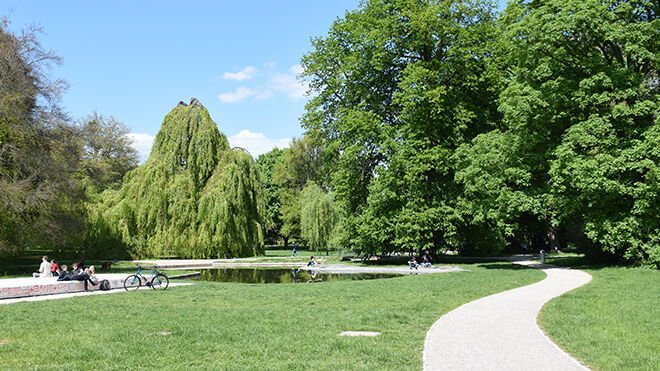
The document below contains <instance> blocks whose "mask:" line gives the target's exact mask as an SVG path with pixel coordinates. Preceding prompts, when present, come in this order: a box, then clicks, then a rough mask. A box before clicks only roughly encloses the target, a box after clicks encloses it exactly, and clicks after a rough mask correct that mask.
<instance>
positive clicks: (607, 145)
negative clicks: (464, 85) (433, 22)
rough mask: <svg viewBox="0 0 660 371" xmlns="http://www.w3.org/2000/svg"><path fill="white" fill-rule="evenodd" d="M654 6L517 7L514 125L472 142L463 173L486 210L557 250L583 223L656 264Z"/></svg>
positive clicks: (510, 96) (506, 20)
mask: <svg viewBox="0 0 660 371" xmlns="http://www.w3.org/2000/svg"><path fill="white" fill-rule="evenodd" d="M658 10H660V9H659V8H658V4H657V2H653V1H644V0H640V1H604V2H602V1H572V0H569V1H558V0H550V1H543V2H531V3H524V2H522V1H517V2H512V3H510V4H509V7H508V8H507V11H506V13H505V15H504V17H503V19H502V26H503V28H504V30H505V37H506V39H507V44H506V45H507V46H508V50H506V55H507V56H508V61H507V65H508V66H509V71H510V72H511V75H510V78H509V79H508V81H509V82H508V86H507V87H506V89H505V90H504V91H503V92H502V94H501V104H500V110H501V111H502V113H503V115H504V120H505V124H506V125H507V128H506V130H504V131H501V132H492V133H488V134H485V135H482V136H480V137H479V138H477V139H475V140H474V141H473V142H472V145H471V148H469V149H466V151H463V152H462V154H461V156H462V160H461V163H462V164H461V170H460V172H459V173H458V174H457V176H458V177H459V178H460V181H461V183H463V184H466V188H467V189H471V190H472V195H473V196H474V197H473V198H472V199H473V200H474V201H475V202H474V204H478V205H479V206H477V207H478V208H481V209H483V210H487V211H490V212H491V216H492V217H493V219H495V220H500V221H502V222H503V224H508V225H514V226H515V223H516V218H518V220H520V218H522V217H523V216H525V215H528V216H530V215H531V216H533V217H535V218H537V220H538V221H540V222H542V223H544V224H545V226H546V229H547V235H548V238H547V242H548V243H549V245H550V246H551V247H552V248H554V249H557V248H559V246H560V235H559V232H560V231H561V230H562V229H575V227H577V229H579V230H581V232H582V233H583V235H584V236H585V237H586V238H588V239H589V240H590V241H591V242H592V243H593V244H594V245H595V247H596V248H597V249H602V250H605V251H608V252H610V253H613V254H615V255H616V256H618V257H620V258H625V259H630V260H633V261H638V262H648V263H651V264H655V265H658V255H659V253H658V252H659V251H660V249H659V247H660V244H659V243H658V239H657V237H656V236H658V232H660V230H659V229H658V226H659V225H660V220H659V219H658V209H657V207H658V202H657V201H658V199H657V194H658V192H657V190H658V181H657V179H658V178H657V169H658V163H659V159H658V156H657V151H656V150H655V148H656V147H657V143H658V142H657V140H658V138H657V132H658V128H657V125H658V101H659V100H658V66H659V59H658V55H660V43H659V42H658V40H660V37H659V36H660V20H659V19H658ZM653 143H655V144H653ZM487 153H490V156H492V157H493V158H497V159H498V160H497V162H498V164H499V166H492V164H490V165H489V163H488V161H484V159H485V157H484V155H485V154H487ZM474 174H485V175H481V176H474ZM489 179H490V180H493V181H492V182H489V181H488V180H489ZM489 204H490V205H492V206H489ZM505 211H506V212H505ZM513 233H515V232H513Z"/></svg>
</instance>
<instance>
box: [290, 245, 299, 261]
mask: <svg viewBox="0 0 660 371" xmlns="http://www.w3.org/2000/svg"><path fill="white" fill-rule="evenodd" d="M296 250H298V245H297V244H296V242H295V241H294V242H293V251H291V257H292V258H293V257H294V256H296V255H297V256H300V254H298V251H296Z"/></svg>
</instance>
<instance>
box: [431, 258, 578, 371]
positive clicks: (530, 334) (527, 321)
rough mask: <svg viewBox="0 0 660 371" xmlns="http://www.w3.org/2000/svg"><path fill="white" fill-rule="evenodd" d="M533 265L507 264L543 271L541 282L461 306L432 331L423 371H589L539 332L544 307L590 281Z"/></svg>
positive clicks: (568, 271)
mask: <svg viewBox="0 0 660 371" xmlns="http://www.w3.org/2000/svg"><path fill="white" fill-rule="evenodd" d="M530 259H531V257H528V256H513V257H511V258H509V260H510V261H512V262H514V263H517V264H522V265H526V266H530V267H534V268H538V269H541V270H542V271H543V272H545V273H546V274H547V277H546V278H545V279H544V280H543V281H540V282H537V283H535V284H532V285H529V286H525V287H520V288H517V289H513V290H509V291H505V292H501V293H499V294H494V295H490V296H487V297H484V298H481V299H478V300H475V301H472V302H470V303H467V304H465V305H462V306H460V307H458V308H456V309H454V310H453V311H451V312H449V313H447V314H445V315H444V316H442V317H440V319H439V320H438V321H437V322H435V323H434V324H433V326H431V329H430V330H429V332H428V333H427V334H426V341H425V343H424V370H535V371H538V370H562V371H567V370H588V368H586V367H585V366H583V365H582V364H580V363H579V362H578V361H577V360H575V359H574V358H572V357H571V356H570V355H568V354H567V353H565V352H564V351H562V350H561V349H560V348H559V347H558V346H557V345H556V344H554V343H553V342H552V341H551V340H550V339H549V338H548V337H547V336H546V335H545V334H544V333H543V331H541V329H539V327H538V326H537V324H536V317H537V315H538V313H539V311H540V310H541V307H542V306H543V304H545V303H546V302H548V301H549V300H550V299H552V298H554V297H557V296H559V295H562V294H563V293H565V292H568V291H570V290H573V289H575V288H577V287H580V286H582V285H585V284H586V283H588V282H589V281H591V275H589V274H587V273H585V272H582V271H579V270H572V269H568V268H560V267H556V266H552V265H548V264H543V265H542V264H539V263H538V262H534V261H531V260H530ZM577 310H579V309H577Z"/></svg>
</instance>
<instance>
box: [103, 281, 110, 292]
mask: <svg viewBox="0 0 660 371" xmlns="http://www.w3.org/2000/svg"><path fill="white" fill-rule="evenodd" d="M101 290H103V291H108V290H110V281H108V280H103V281H101Z"/></svg>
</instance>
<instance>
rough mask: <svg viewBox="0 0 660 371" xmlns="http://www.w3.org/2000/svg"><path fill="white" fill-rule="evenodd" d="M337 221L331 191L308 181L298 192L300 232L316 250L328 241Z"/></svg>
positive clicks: (336, 212) (335, 207)
mask: <svg viewBox="0 0 660 371" xmlns="http://www.w3.org/2000/svg"><path fill="white" fill-rule="evenodd" d="M338 221H339V213H338V209H337V206H336V204H335V201H334V196H333V194H332V193H326V192H324V191H323V190H322V189H321V187H319V186H318V185H316V183H314V182H313V181H310V182H308V183H307V185H305V188H304V189H303V190H302V192H301V194H300V234H301V236H302V238H303V239H305V240H306V241H307V243H309V245H310V246H311V247H312V248H313V249H314V250H316V251H318V250H319V249H321V248H322V247H324V246H325V249H326V255H327V254H328V243H329V241H330V239H331V237H332V234H333V232H334V230H335V227H336V225H337V222H338Z"/></svg>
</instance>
